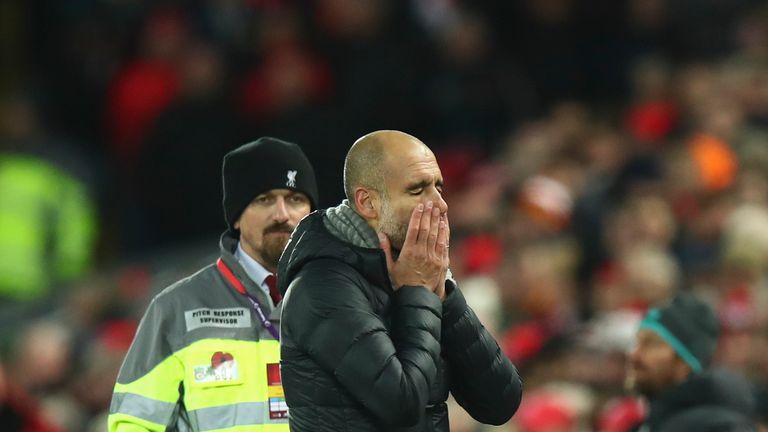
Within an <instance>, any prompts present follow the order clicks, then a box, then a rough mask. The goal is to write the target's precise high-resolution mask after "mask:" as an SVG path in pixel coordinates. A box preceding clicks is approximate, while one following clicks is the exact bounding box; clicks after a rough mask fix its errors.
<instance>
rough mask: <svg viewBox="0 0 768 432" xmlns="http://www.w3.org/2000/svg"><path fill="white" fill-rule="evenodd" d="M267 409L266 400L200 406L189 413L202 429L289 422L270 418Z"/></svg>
mask: <svg viewBox="0 0 768 432" xmlns="http://www.w3.org/2000/svg"><path fill="white" fill-rule="evenodd" d="M267 410H268V406H267V404H266V402H244V403H239V404H233V405H222V406H217V407H210V408H200V409H196V410H194V411H189V415H190V417H192V418H194V419H196V420H197V426H198V427H199V429H200V430H201V431H207V430H215V429H224V428H228V427H233V426H248V425H259V424H286V423H288V419H279V420H278V419H276V420H270V419H269V413H268V411H267Z"/></svg>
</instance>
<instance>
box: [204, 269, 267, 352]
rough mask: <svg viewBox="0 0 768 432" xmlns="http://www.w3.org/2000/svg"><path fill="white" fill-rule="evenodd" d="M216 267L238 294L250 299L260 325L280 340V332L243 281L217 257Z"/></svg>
mask: <svg viewBox="0 0 768 432" xmlns="http://www.w3.org/2000/svg"><path fill="white" fill-rule="evenodd" d="M216 267H218V268H219V272H221V274H222V275H224V277H225V278H226V279H227V280H228V281H229V283H230V284H232V286H233V287H235V289H236V290H237V292H239V293H240V294H242V295H244V296H246V297H247V298H248V300H250V301H251V305H253V310H255V311H256V315H258V316H259V321H261V326H262V327H264V328H265V329H266V330H267V331H268V332H269V334H271V335H272V337H274V338H275V340H277V341H279V340H280V334H279V333H278V331H277V329H276V328H275V326H274V324H272V323H271V322H270V321H269V319H268V318H267V316H266V315H265V314H264V311H262V310H261V304H260V303H259V300H258V299H257V298H256V297H254V296H252V295H251V294H250V293H249V292H248V291H247V290H246V289H245V287H244V286H243V283H242V282H240V280H238V279H237V277H235V275H234V274H233V273H232V270H230V268H229V267H227V265H226V264H224V261H222V260H221V258H219V259H218V260H216Z"/></svg>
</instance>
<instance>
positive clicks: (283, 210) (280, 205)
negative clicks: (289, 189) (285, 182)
mask: <svg viewBox="0 0 768 432" xmlns="http://www.w3.org/2000/svg"><path fill="white" fill-rule="evenodd" d="M272 217H273V218H274V219H275V221H276V222H286V221H288V219H289V218H290V215H289V214H288V205H287V204H286V202H285V198H283V197H278V198H277V201H275V208H274V212H273V214H272Z"/></svg>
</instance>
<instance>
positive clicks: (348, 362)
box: [278, 212, 522, 432]
mask: <svg viewBox="0 0 768 432" xmlns="http://www.w3.org/2000/svg"><path fill="white" fill-rule="evenodd" d="M323 214H324V213H323V212H316V213H313V214H311V215H310V216H308V217H307V218H305V219H304V220H303V221H302V222H301V223H300V224H299V226H298V227H297V229H296V232H294V234H293V237H292V239H291V241H290V242H289V244H288V246H287V248H286V251H285V252H284V253H283V257H282V258H281V261H280V266H279V276H278V280H279V281H280V286H281V290H282V291H283V292H284V293H285V294H286V295H285V299H284V301H283V314H282V327H281V341H280V342H281V355H282V377H283V387H284V389H285V397H286V400H287V402H288V406H289V408H290V411H289V416H290V425H291V431H292V432H322V431H333V432H345V431H348V432H365V431H409V432H416V431H418V432H427V431H446V432H447V431H449V430H450V429H449V426H448V412H447V407H446V404H445V401H446V399H447V397H448V392H449V391H450V392H451V393H452V394H453V395H454V397H455V398H456V400H457V401H458V402H459V403H460V404H461V405H462V406H463V407H464V408H465V409H466V410H467V411H468V412H469V413H470V414H471V415H472V416H473V417H474V418H475V419H477V420H479V421H481V422H484V423H489V424H502V423H504V422H506V421H507V420H509V418H510V417H512V415H513V414H514V413H515V411H516V410H517V407H518V405H519V404H520V398H521V394H522V383H521V380H520V377H519V375H518V373H517V370H516V369H515V367H514V366H513V365H512V363H511V362H510V361H509V359H508V358H507V357H506V356H505V355H504V354H503V353H502V352H501V350H500V349H499V346H498V345H497V343H496V342H495V341H494V339H493V338H492V337H491V336H490V335H489V334H488V332H487V331H486V330H485V329H484V328H483V326H482V325H481V324H480V322H479V321H478V319H477V317H476V316H475V314H474V312H473V311H472V310H471V309H470V308H469V307H468V306H467V304H466V302H465V301H464V297H463V296H462V294H461V292H460V291H459V289H458V288H457V287H456V286H455V284H454V283H452V282H450V281H447V282H446V287H447V290H448V292H449V294H448V295H447V298H446V299H445V301H444V302H443V303H442V304H441V303H440V300H439V298H438V297H437V296H436V295H435V294H433V293H432V292H430V291H428V290H426V289H425V288H423V287H403V288H401V289H399V290H398V291H396V292H395V291H393V290H392V289H391V288H390V286H391V285H390V281H389V276H388V273H387V267H386V261H385V257H384V254H383V252H382V251H381V250H380V249H375V248H371V249H369V248H362V247H356V246H353V245H352V244H349V243H346V242H343V241H341V240H339V239H338V238H336V237H335V236H334V235H332V234H331V233H330V232H328V230H327V229H326V228H325V226H324V223H323V221H322V218H323ZM289 284H290V289H287V288H288V285H289ZM286 289H287V293H286Z"/></svg>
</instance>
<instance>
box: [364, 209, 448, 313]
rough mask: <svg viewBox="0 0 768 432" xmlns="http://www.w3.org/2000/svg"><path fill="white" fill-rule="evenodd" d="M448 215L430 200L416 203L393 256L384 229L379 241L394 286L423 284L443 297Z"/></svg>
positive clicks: (446, 262) (446, 258)
mask: <svg viewBox="0 0 768 432" xmlns="http://www.w3.org/2000/svg"><path fill="white" fill-rule="evenodd" d="M449 232H450V230H449V227H448V218H447V216H445V215H440V210H439V209H438V208H437V207H435V206H434V205H433V203H432V201H427V204H426V205H423V204H419V205H417V206H416V208H414V209H413V212H412V213H411V220H410V222H409V223H408V232H407V233H406V235H405V241H404V242H403V248H402V249H401V250H400V256H399V257H398V259H397V260H396V261H395V260H393V259H392V246H391V244H390V241H389V238H388V237H387V235H386V234H384V233H381V232H380V233H379V241H380V243H381V248H382V249H383V250H384V255H385V256H386V258H387V270H388V271H389V278H390V280H391V281H392V285H393V288H394V289H395V290H397V289H399V288H400V287H402V286H405V285H409V286H423V287H425V288H427V289H429V290H430V291H432V292H434V293H435V294H437V295H438V296H439V297H440V299H441V300H442V299H444V298H445V276H446V272H447V271H448V264H449V258H448V236H449Z"/></svg>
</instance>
